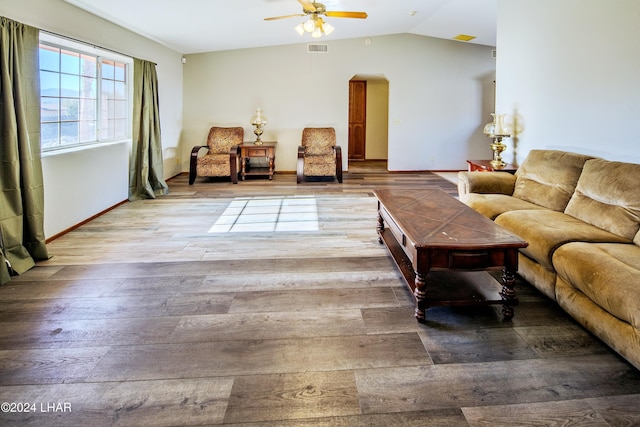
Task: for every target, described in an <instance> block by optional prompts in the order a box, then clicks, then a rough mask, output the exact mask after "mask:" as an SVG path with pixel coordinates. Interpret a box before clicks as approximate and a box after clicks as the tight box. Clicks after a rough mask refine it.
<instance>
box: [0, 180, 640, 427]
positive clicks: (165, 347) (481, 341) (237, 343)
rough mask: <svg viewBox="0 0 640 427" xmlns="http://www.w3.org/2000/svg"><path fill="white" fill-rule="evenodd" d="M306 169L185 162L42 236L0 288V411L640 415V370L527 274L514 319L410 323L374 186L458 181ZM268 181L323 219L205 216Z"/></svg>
mask: <svg viewBox="0 0 640 427" xmlns="http://www.w3.org/2000/svg"><path fill="white" fill-rule="evenodd" d="M295 179H296V178H295V175H293V174H276V175H275V177H274V180H273V181H271V182H270V181H268V180H264V179H250V180H247V181H244V182H240V183H239V184H238V185H233V184H231V183H230V182H228V181H224V180H218V181H211V182H208V181H206V180H203V179H198V180H197V181H196V183H195V184H194V185H193V186H189V185H188V184H187V176H186V175H181V176H178V177H176V178H174V179H172V180H170V181H169V187H170V190H171V192H170V194H169V195H167V196H164V197H160V198H158V199H155V200H146V201H140V202H134V203H125V204H123V205H121V206H119V207H117V208H116V209H114V210H112V211H109V212H107V213H106V214H105V215H103V216H101V217H98V218H96V219H94V220H93V221H91V222H89V223H87V224H85V225H83V226H81V227H79V228H78V229H76V230H74V231H72V232H70V233H68V234H66V235H64V236H62V237H60V238H58V239H56V240H54V241H53V242H51V243H50V244H49V245H48V247H49V252H50V254H51V255H52V258H51V259H50V260H48V261H46V262H42V263H39V264H38V266H36V267H35V268H34V269H32V270H31V271H29V272H27V273H26V274H24V275H22V276H20V277H16V278H14V280H13V281H12V282H11V283H9V284H8V285H5V286H3V287H1V288H0V402H15V403H16V405H14V406H13V407H9V409H14V410H16V411H18V409H19V410H20V411H19V412H2V413H0V424H1V425H3V426H4V425H41V426H84V425H92V426H98V425H132V426H146V425H148V426H160V425H220V424H224V425H243V426H302V425H304V426H385V427H386V426H391V425H393V426H396V425H398V426H399V425H406V426H426V425H428V426H474V427H475V426H518V425H526V426H533V425H540V426H549V425H558V426H560V425H585V426H586V425H589V426H632V425H640V372H639V371H638V370H636V369H634V368H633V367H632V366H631V365H630V364H628V363H627V362H625V361H624V360H623V359H621V358H620V357H618V356H617V355H616V354H615V353H614V352H613V351H611V350H610V349H609V348H608V347H606V346H605V345H603V344H602V343H601V342H600V341H598V340H597V339H595V338H594V337H593V336H591V335H590V334H589V333H587V332H586V331H585V330H584V329H582V328H581V327H580V326H579V325H577V324H576V323H575V322H574V321H573V320H572V319H571V318H570V317H569V316H568V315H566V314H565V313H564V312H563V311H562V310H561V309H559V308H558V307H557V305H556V304H555V303H553V302H551V301H550V300H548V299H547V298H546V297H544V296H543V295H541V294H540V293H539V292H537V291H536V290H535V289H534V288H532V287H531V286H529V285H528V284H526V283H525V282H523V281H522V280H519V281H518V283H517V286H516V289H517V291H518V293H519V297H520V305H519V306H518V307H516V310H515V317H514V319H513V320H512V321H507V322H504V321H503V320H502V315H501V314H500V306H492V307H478V308H473V309H469V308H448V307H434V308H430V309H429V310H427V324H425V325H422V324H419V323H417V322H416V321H415V319H414V317H413V301H412V299H411V295H410V294H409V292H408V291H407V289H406V287H405V285H404V284H403V282H402V281H401V278H400V275H399V273H398V272H397V271H396V269H395V266H394V264H393V262H392V260H391V258H390V257H389V255H388V254H387V252H386V249H385V248H384V246H382V245H380V244H379V243H378V241H377V235H376V230H375V228H376V201H375V198H374V197H373V196H372V190H373V188H380V187H405V188H406V187H420V188H427V187H428V188H433V187H438V188H443V189H444V190H445V191H447V192H449V193H451V194H456V188H455V185H454V184H452V183H451V182H449V181H447V180H445V179H442V178H440V177H439V176H437V175H435V174H430V173H406V174H405V173H386V172H382V171H380V172H370V173H357V172H353V171H352V172H349V173H346V174H345V177H344V183H343V184H338V183H335V182H305V183H303V184H300V185H296V183H295ZM276 197H280V198H282V199H283V201H282V203H294V202H296V201H298V199H299V198H309V197H311V198H313V199H315V208H316V211H315V214H316V218H317V226H316V228H315V229H307V230H298V231H291V229H287V228H286V227H284V228H282V229H283V230H284V231H271V232H260V231H253V232H215V231H212V226H213V225H214V224H215V223H216V221H217V220H219V219H220V218H221V217H222V216H224V215H223V214H225V212H228V210H227V208H228V207H229V206H230V204H231V203H232V202H234V201H238V200H248V199H251V200H263V199H273V198H276ZM309 216H310V215H309V212H306V213H304V214H303V213H302V212H301V213H300V217H299V219H302V218H303V217H304V218H308V217H309ZM311 216H312V215H311ZM239 218H240V217H236V219H234V221H247V222H248V223H257V222H261V221H262V222H266V221H271V220H274V221H275V220H277V221H283V222H291V223H295V222H296V221H295V220H296V217H294V218H284V217H280V218H276V219H274V218H273V217H272V216H271V215H270V214H267V213H266V212H262V213H260V212H254V213H253V216H251V217H247V218H243V219H239ZM292 219H293V221H292ZM288 225H289V226H295V225H296V224H288ZM213 230H215V229H213ZM25 403H28V404H29V406H27V407H25V405H24V404H25ZM32 404H33V406H31V405H32ZM4 408H5V406H3V409H4ZM25 408H27V409H29V410H30V412H26V410H25Z"/></svg>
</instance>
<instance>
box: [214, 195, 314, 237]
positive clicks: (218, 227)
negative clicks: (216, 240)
mask: <svg viewBox="0 0 640 427" xmlns="http://www.w3.org/2000/svg"><path fill="white" fill-rule="evenodd" d="M318 229H319V226H318V208H317V203H316V198H315V197H313V196H301V197H297V196H293V197H237V198H235V199H233V200H232V201H231V203H229V206H227V208H226V209H225V211H224V212H223V213H222V215H220V217H219V218H218V220H217V221H216V222H215V224H214V225H213V226H212V227H211V228H210V229H209V233H229V232H231V233H234V232H274V231H317V230H318Z"/></svg>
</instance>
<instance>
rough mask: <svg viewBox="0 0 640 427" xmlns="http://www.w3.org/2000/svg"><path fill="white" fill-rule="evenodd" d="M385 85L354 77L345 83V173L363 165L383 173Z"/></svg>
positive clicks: (386, 127) (373, 78)
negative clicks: (346, 100)
mask: <svg viewBox="0 0 640 427" xmlns="http://www.w3.org/2000/svg"><path fill="white" fill-rule="evenodd" d="M388 139H389V81H388V80H387V79H386V77H385V76H383V75H364V74H356V75H354V76H353V77H352V78H351V79H350V80H349V151H348V153H349V155H348V158H349V169H352V165H353V166H354V167H359V166H360V165H362V164H363V163H368V164H369V165H371V164H375V165H377V166H380V167H383V168H384V170H387V166H386V162H387V159H388Z"/></svg>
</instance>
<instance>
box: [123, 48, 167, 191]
mask: <svg viewBox="0 0 640 427" xmlns="http://www.w3.org/2000/svg"><path fill="white" fill-rule="evenodd" d="M132 130H133V147H132V154H131V167H130V171H129V200H131V201H134V200H140V199H155V198H156V196H158V195H162V194H167V193H168V192H169V187H168V186H167V184H166V182H165V181H164V178H163V175H164V172H163V164H162V139H161V137H160V112H159V105H158V76H157V74H156V64H154V63H152V62H149V61H144V60H142V59H138V58H134V59H133V127H132Z"/></svg>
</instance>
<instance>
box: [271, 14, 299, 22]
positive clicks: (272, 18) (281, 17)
mask: <svg viewBox="0 0 640 427" xmlns="http://www.w3.org/2000/svg"><path fill="white" fill-rule="evenodd" d="M296 16H307V15H306V14H304V13H296V14H295V15H283V16H273V17H271V18H264V20H265V21H275V20H276V19H285V18H294V17H296Z"/></svg>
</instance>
